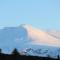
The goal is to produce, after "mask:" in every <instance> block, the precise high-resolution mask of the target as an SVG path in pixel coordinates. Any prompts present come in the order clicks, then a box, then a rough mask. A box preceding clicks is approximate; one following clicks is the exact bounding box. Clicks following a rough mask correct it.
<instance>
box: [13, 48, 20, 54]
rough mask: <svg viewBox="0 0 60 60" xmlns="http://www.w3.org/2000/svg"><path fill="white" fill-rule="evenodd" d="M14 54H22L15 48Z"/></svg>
mask: <svg viewBox="0 0 60 60" xmlns="http://www.w3.org/2000/svg"><path fill="white" fill-rule="evenodd" d="M12 54H13V55H20V53H19V52H18V50H17V49H16V48H15V49H14V50H13V52H12Z"/></svg>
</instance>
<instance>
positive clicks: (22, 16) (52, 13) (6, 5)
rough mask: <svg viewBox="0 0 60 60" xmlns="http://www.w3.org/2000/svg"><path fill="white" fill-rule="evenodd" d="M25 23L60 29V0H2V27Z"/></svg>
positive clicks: (0, 1) (0, 18)
mask: <svg viewBox="0 0 60 60" xmlns="http://www.w3.org/2000/svg"><path fill="white" fill-rule="evenodd" d="M24 23H25V24H30V25H32V26H35V27H38V28H42V29H49V28H50V29H60V0H0V28H1V27H7V26H19V25H20V24H24Z"/></svg>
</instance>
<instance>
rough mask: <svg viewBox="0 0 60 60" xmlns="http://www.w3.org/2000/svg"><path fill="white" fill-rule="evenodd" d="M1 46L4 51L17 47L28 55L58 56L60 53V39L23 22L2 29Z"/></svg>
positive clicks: (9, 51) (7, 51)
mask: <svg viewBox="0 0 60 60" xmlns="http://www.w3.org/2000/svg"><path fill="white" fill-rule="evenodd" d="M0 48H1V49H2V51H3V52H4V53H11V52H12V50H13V49H14V48H17V49H18V51H19V52H22V53H23V54H26V55H35V56H47V55H50V56H53V57H57V55H58V54H60V53H59V51H60V50H59V48H60V39H59V38H56V37H55V36H52V35H50V33H48V32H46V31H43V30H40V29H37V28H34V27H32V26H30V25H26V24H22V25H20V26H18V27H5V28H4V29H0Z"/></svg>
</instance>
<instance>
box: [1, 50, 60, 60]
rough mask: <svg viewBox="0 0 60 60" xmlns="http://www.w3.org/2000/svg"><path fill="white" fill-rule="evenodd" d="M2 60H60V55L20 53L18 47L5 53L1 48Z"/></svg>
mask: <svg viewBox="0 0 60 60" xmlns="http://www.w3.org/2000/svg"><path fill="white" fill-rule="evenodd" d="M0 60H60V59H59V55H58V59H54V58H51V57H49V56H48V57H37V56H26V55H22V54H20V53H19V52H18V51H17V49H14V50H13V52H12V53H11V54H4V53H2V51H1V49H0Z"/></svg>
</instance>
